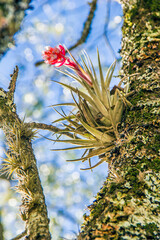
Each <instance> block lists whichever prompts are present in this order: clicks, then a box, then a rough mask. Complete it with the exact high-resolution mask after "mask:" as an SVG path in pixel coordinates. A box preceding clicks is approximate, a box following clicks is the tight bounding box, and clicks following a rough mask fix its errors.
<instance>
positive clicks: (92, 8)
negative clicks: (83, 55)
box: [69, 0, 97, 51]
mask: <svg viewBox="0 0 160 240" xmlns="http://www.w3.org/2000/svg"><path fill="white" fill-rule="evenodd" d="M89 5H90V11H89V15H88V17H87V19H86V21H85V23H84V27H83V31H82V34H81V37H80V39H79V40H78V41H77V42H76V43H75V44H74V45H73V46H71V47H70V48H69V50H70V51H71V50H73V49H74V48H76V47H78V46H79V45H81V44H82V43H84V42H85V41H86V39H87V37H88V35H89V33H90V31H91V24H92V21H93V18H94V13H95V10H96V7H97V0H92V2H91V3H89Z"/></svg>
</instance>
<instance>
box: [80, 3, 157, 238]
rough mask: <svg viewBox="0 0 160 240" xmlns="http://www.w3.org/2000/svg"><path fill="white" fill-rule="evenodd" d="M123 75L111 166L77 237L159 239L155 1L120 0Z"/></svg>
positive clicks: (110, 159)
mask: <svg viewBox="0 0 160 240" xmlns="http://www.w3.org/2000/svg"><path fill="white" fill-rule="evenodd" d="M123 10H124V25H123V29H122V31H123V40H122V51H121V55H122V61H123V68H122V70H123V75H124V76H127V75H128V74H134V73H137V75H136V76H134V77H130V78H129V81H130V90H131V91H132V90H134V91H135V93H134V95H133V96H131V97H130V102H131V103H132V105H133V107H132V108H130V109H129V108H128V109H127V110H126V111H125V113H124V117H123V120H122V124H121V126H120V129H119V131H120V133H121V138H122V139H121V141H120V142H119V143H117V147H116V148H115V149H114V151H112V152H111V154H110V158H109V166H110V169H111V172H110V174H109V176H108V178H107V180H106V181H105V183H104V185H103V186H102V188H101V190H100V191H99V193H98V194H97V196H96V200H95V202H94V203H93V204H92V205H91V206H89V210H90V214H89V216H86V215H85V216H84V220H85V221H84V223H83V225H82V229H81V233H80V235H79V236H78V239H79V240H80V239H83V240H89V239H97V240H100V239H102V240H104V239H109V240H110V239H114V240H116V239H117V240H123V239H135V240H142V239H143V240H146V239H160V209H159V206H160V181H159V180H160V175H159V170H160V159H159V155H158V151H159V142H160V134H159V129H158V127H159V119H158V114H159V113H160V108H159V105H160V100H159V96H160V92H159V75H160V27H159V26H160V24H159V23H160V4H159V0H123Z"/></svg>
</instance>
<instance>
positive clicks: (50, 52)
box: [42, 44, 92, 86]
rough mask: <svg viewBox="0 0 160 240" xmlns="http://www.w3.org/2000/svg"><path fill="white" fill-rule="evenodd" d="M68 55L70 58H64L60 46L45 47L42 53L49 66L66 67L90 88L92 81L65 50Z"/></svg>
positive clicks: (62, 48)
mask: <svg viewBox="0 0 160 240" xmlns="http://www.w3.org/2000/svg"><path fill="white" fill-rule="evenodd" d="M67 51H68V53H69V55H70V56H71V57H72V59H73V60H71V59H70V58H69V57H66V56H65V54H66V51H65V48H64V47H63V46H62V45H61V44H60V45H58V46H57V47H54V48H52V47H46V48H45V51H44V52H43V53H42V55H43V59H44V61H45V63H47V64H50V65H55V67H61V66H63V65H64V66H66V67H68V68H70V69H72V70H74V71H75V72H76V74H77V75H78V76H79V77H80V78H82V79H83V80H84V81H85V82H86V83H87V84H88V85H90V86H92V80H91V78H90V76H89V74H88V73H86V72H85V71H84V69H83V68H82V67H81V66H80V65H79V63H78V62H77V61H76V59H75V58H74V57H73V56H72V54H71V53H70V51H69V50H67Z"/></svg>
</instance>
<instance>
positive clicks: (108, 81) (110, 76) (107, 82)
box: [105, 60, 116, 89]
mask: <svg viewBox="0 0 160 240" xmlns="http://www.w3.org/2000/svg"><path fill="white" fill-rule="evenodd" d="M115 66H116V60H115V61H114V62H113V63H112V65H111V66H110V67H109V69H108V71H107V75H106V79H105V86H106V89H109V85H110V82H111V79H112V75H113V72H114V69H115Z"/></svg>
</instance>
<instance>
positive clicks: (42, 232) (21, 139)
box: [0, 67, 51, 240]
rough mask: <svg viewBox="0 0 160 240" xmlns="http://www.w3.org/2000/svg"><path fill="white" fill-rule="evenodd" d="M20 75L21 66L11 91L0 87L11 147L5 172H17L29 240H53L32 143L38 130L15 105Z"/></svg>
mask: <svg viewBox="0 0 160 240" xmlns="http://www.w3.org/2000/svg"><path fill="white" fill-rule="evenodd" d="M17 76H18V67H16V69H15V71H14V73H13V75H12V78H11V82H10V86H9V90H8V91H7V92H6V91H4V90H3V89H2V88H1V89H0V127H1V128H2V130H3V132H4V134H5V137H6V143H7V146H8V150H7V152H6V158H5V159H3V161H4V162H3V168H2V169H1V172H2V173H5V172H6V173H8V174H9V175H11V174H12V173H13V172H14V173H15V177H16V179H17V180H18V185H17V187H16V190H17V192H19V193H20V194H21V201H22V204H21V206H20V214H21V217H22V219H23V220H24V221H25V225H26V226H25V230H26V231H25V239H30V240H34V239H39V240H40V239H41V240H42V239H43V240H50V239H51V236H50V233H49V219H48V216H47V207H46V204H45V197H44V194H43V189H42V186H41V182H40V178H39V174H38V169H37V163H36V159H35V156H34V153H33V149H32V143H31V141H32V139H33V138H34V135H35V133H34V132H33V130H32V128H30V127H28V125H27V124H25V123H24V122H23V121H21V120H20V118H19V117H18V115H17V113H16V106H15V104H14V91H15V85H16V80H17Z"/></svg>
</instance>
